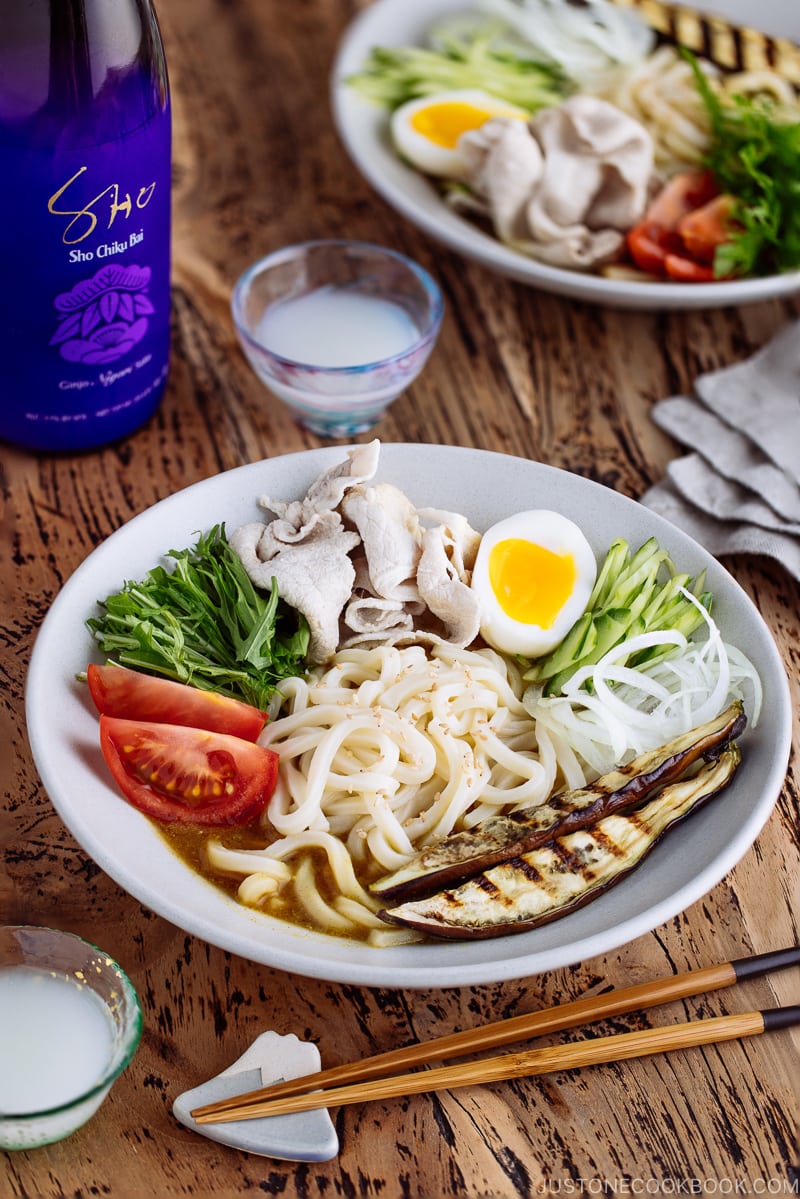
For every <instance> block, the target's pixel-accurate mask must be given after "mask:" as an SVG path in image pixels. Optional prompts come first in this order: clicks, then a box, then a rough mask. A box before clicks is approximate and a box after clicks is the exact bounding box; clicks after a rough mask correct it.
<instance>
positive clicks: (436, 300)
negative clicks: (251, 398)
mask: <svg viewBox="0 0 800 1199" xmlns="http://www.w3.org/2000/svg"><path fill="white" fill-rule="evenodd" d="M231 311H232V315H233V322H234V326H235V328H236V333H237V335H238V337H239V341H240V343H241V346H242V349H243V350H244V353H245V355H246V357H247V359H248V361H249V362H250V365H251V366H252V367H253V370H254V371H255V372H256V374H257V375H258V377H259V378H260V379H261V381H262V382H263V383H264V384H266V386H267V388H268V389H269V390H270V392H271V393H272V394H273V395H274V396H277V398H278V399H279V400H281V401H282V402H283V403H284V404H285V405H286V406H287V407H288V408H289V409H290V411H291V412H292V414H293V415H294V417H295V419H296V420H297V421H298V422H299V423H300V424H301V425H304V426H305V427H306V428H307V429H310V430H311V431H312V432H313V433H316V434H317V435H318V436H320V437H325V438H350V437H352V436H353V435H354V434H356V433H363V432H365V431H366V430H367V429H370V428H372V426H373V425H374V424H375V423H376V422H377V421H378V420H380V418H381V417H382V416H383V414H384V412H385V411H386V409H387V408H388V406H389V405H390V404H391V403H392V402H393V401H394V400H396V399H397V397H398V396H399V395H401V394H402V392H404V391H405V389H406V388H407V387H408V385H409V384H410V383H411V382H412V381H413V380H414V379H415V378H416V377H417V375H418V374H419V372H420V371H421V370H422V368H423V366H424V365H425V363H426V361H427V359H428V356H429V354H430V352H431V350H432V349H433V347H434V345H435V343H436V338H437V336H438V334H439V329H440V327H441V323H442V316H443V312H444V305H443V301H442V295H441V292H440V290H439V287H438V285H437V284H436V282H435V281H434V279H433V278H432V276H431V275H430V274H429V273H428V272H427V271H426V270H424V269H423V268H422V267H421V266H419V265H418V264H417V263H415V262H412V261H411V259H409V258H406V257H404V255H402V254H398V253H396V252H395V251H394V250H387V249H384V248H383V247H381V246H375V245H370V244H369V243H367V242H357V241H348V240H327V241H310V242H304V243H302V244H300V245H294V246H288V247H285V248H284V249H281V250H277V251H276V252H275V253H273V254H269V255H267V257H266V258H262V259H261V260H260V261H259V262H256V263H255V264H254V265H253V266H251V267H250V268H249V269H248V270H246V271H245V272H244V274H243V275H242V276H241V277H240V278H239V280H238V281H237V282H236V284H235V286H234V289H233V295H232V298H231Z"/></svg>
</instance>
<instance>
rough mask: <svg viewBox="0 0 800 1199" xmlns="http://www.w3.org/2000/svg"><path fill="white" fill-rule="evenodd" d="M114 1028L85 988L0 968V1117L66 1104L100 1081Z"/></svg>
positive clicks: (43, 973) (26, 970) (36, 972)
mask: <svg viewBox="0 0 800 1199" xmlns="http://www.w3.org/2000/svg"><path fill="white" fill-rule="evenodd" d="M113 1037H114V1028H113V1025H112V1023H111V1017H110V1016H109V1014H108V1011H107V1010H106V1008H105V1007H104V1006H103V1003H102V1000H100V999H99V998H98V996H97V995H96V994H95V993H94V992H93V991H92V990H91V989H90V988H88V987H85V986H80V985H79V983H78V982H75V981H72V980H71V979H68V978H64V977H59V976H56V975H53V974H51V973H50V972H49V971H47V970H40V969H37V968H35V967H30V966H9V967H3V968H0V1063H1V1064H2V1068H0V1113H8V1114H11V1113H13V1114H16V1115H23V1114H25V1113H27V1112H37V1111H43V1110H46V1109H49V1108H54V1107H58V1106H60V1105H61V1104H64V1103H70V1102H71V1101H72V1100H74V1099H77V1098H78V1097H79V1096H80V1095H84V1094H86V1092H87V1091H89V1090H91V1088H92V1087H94V1086H95V1085H96V1084H97V1083H98V1082H100V1080H101V1079H102V1077H103V1075H104V1073H105V1071H106V1069H107V1067H108V1065H109V1063H110V1061H111V1055H112V1048H113Z"/></svg>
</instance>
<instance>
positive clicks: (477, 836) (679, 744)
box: [370, 700, 747, 903]
mask: <svg viewBox="0 0 800 1199" xmlns="http://www.w3.org/2000/svg"><path fill="white" fill-rule="evenodd" d="M746 723H747V717H746V716H745V714H744V709H743V707H742V704H741V702H740V701H738V700H737V701H736V702H735V703H732V704H731V705H730V707H729V708H727V709H726V710H725V711H724V712H722V713H721V714H720V715H719V716H717V717H716V718H715V719H714V720H709V721H708V722H707V723H706V724H702V725H698V727H697V728H695V729H691V730H690V731H689V732H688V733H685V734H684V735H683V736H681V737H676V738H674V739H673V740H672V741H668V742H667V743H666V745H662V746H661V747H660V748H659V749H656V750H651V751H650V752H649V753H646V754H641V755H640V756H639V757H637V758H634V759H633V760H632V761H631V762H629V763H628V764H627V765H626V766H620V767H618V768H617V769H616V770H612V771H611V772H610V773H609V774H604V775H602V776H601V777H600V778H598V779H597V780H596V781H595V782H594V783H592V784H591V786H589V787H586V788H581V789H580V790H576V791H562V792H560V793H559V794H558V795H554V796H552V797H551V798H550V799H549V800H548V801H547V803H545V804H542V805H541V806H540V807H538V808H529V809H527V810H526V811H521V812H512V813H511V815H510V816H491V817H489V819H488V820H484V821H482V822H481V823H480V824H478V825H476V826H475V828H474V829H471V830H469V831H468V832H460V833H451V834H450V835H449V836H448V837H444V838H443V839H442V840H441V841H439V842H437V843H436V844H435V845H431V846H428V847H427V848H426V849H422V850H420V852H419V853H418V854H416V855H415V857H413V858H412V859H411V860H410V861H409V862H407V863H406V864H405V865H404V866H401V867H400V869H399V870H396V871H394V873H392V874H389V875H386V876H385V877H384V878H381V879H378V880H377V881H376V882H374V883H372V885H371V886H370V891H371V892H372V894H373V895H375V896H377V898H378V899H383V900H387V899H388V900H391V901H392V902H393V903H394V902H400V903H405V902H407V901H408V900H411V899H421V898H424V897H425V896H426V895H433V894H434V893H435V892H437V891H440V890H442V888H444V887H452V886H454V885H457V884H459V883H462V882H464V881H465V880H466V879H468V878H470V877H471V876H472V875H473V874H478V873H479V872H480V871H483V870H488V869H490V868H491V867H492V866H495V865H497V863H498V862H502V861H505V859H506V858H510V857H513V856H515V855H518V854H522V853H528V852H530V850H532V849H535V848H536V846H537V845H543V844H544V843H545V842H547V841H551V840H552V839H553V837H559V836H561V835H562V834H563V833H571V832H575V831H576V830H577V829H580V828H587V827H588V826H589V825H591V824H594V823H595V822H596V821H597V820H600V819H602V818H603V817H604V816H610V815H611V814H612V813H614V812H623V811H626V810H627V809H629V808H633V807H636V806H637V805H639V804H642V803H644V802H645V801H646V800H647V799H648V798H650V797H651V796H652V795H653V794H654V792H656V791H657V790H659V789H660V788H662V787H664V786H666V785H667V784H668V783H672V782H675V781H676V780H677V779H679V778H681V777H682V776H683V775H685V774H686V772H687V771H688V770H689V769H690V768H691V767H692V766H693V765H694V763H695V762H697V761H698V760H699V759H700V758H705V759H706V760H710V759H712V758H714V757H716V756H717V755H718V754H719V753H720V752H721V751H722V750H723V749H724V747H725V746H726V745H727V744H728V742H729V741H733V740H735V738H737V737H739V736H740V735H741V733H742V732H743V730H744V727H745V725H746Z"/></svg>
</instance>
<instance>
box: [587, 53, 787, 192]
mask: <svg viewBox="0 0 800 1199" xmlns="http://www.w3.org/2000/svg"><path fill="white" fill-rule="evenodd" d="M698 65H699V67H700V69H701V70H702V71H703V72H704V74H705V75H706V76H707V77H708V79H709V80H710V81H711V83H712V86H714V87H715V88H716V89H717V90H718V91H719V92H720V93H721V94H722V95H723V96H726V97H728V98H730V97H733V96H748V97H753V96H761V97H763V98H764V99H765V100H768V101H769V102H770V103H771V104H772V105H774V106H775V108H776V110H777V111H778V113H780V112H785V114H786V116H787V119H788V118H790V119H792V120H795V121H796V120H797V119H798V105H797V98H796V95H795V92H794V88H793V87H792V86H791V84H789V83H788V82H787V81H786V80H785V79H782V78H781V76H780V75H778V74H777V73H776V72H775V71H772V70H769V69H767V68H765V69H763V70H759V71H740V72H738V73H736V74H723V73H722V72H720V71H718V70H717V68H716V67H715V66H714V65H713V64H712V63H709V62H707V61H705V60H699V61H698ZM599 94H600V95H602V98H603V99H605V100H608V101H609V102H610V103H611V104H614V105H616V107H617V108H620V109H622V111H623V112H626V113H628V115H629V116H632V117H634V118H635V119H636V120H637V121H639V122H640V123H641V124H642V125H644V126H645V128H647V129H648V130H649V131H650V133H651V135H652V137H653V143H654V155H655V165H656V167H657V168H658V169H659V170H660V171H662V172H664V174H666V175H672V174H674V173H675V172H676V171H680V170H685V169H686V168H687V167H695V166H698V165H699V164H700V163H702V161H703V157H704V155H705V154H706V152H707V150H708V146H709V138H710V131H711V126H710V121H709V117H708V113H707V111H706V108H705V105H704V103H703V101H702V99H701V97H700V93H699V91H698V90H697V84H696V82H695V78H694V73H693V71H692V68H691V67H690V66H689V63H688V62H687V61H686V60H685V59H684V58H682V57H681V55H680V54H679V52H678V51H677V50H676V49H675V47H674V46H667V45H664V46H660V47H659V48H658V49H657V50H656V51H655V52H654V53H653V54H651V55H649V56H648V57H647V58H646V59H643V60H642V62H640V63H638V64H637V65H636V66H634V67H625V68H624V69H621V70H619V71H618V72H616V73H615V74H614V76H613V77H612V78H611V80H610V81H609V82H608V83H606V85H605V86H604V87H603V88H602V90H601V91H600V93H599Z"/></svg>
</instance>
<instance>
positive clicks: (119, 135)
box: [0, 0, 171, 451]
mask: <svg viewBox="0 0 800 1199" xmlns="http://www.w3.org/2000/svg"><path fill="white" fill-rule="evenodd" d="M170 159H171V110H170V96H169V84H168V78H167V70H166V65H165V60H164V50H163V45H162V41H161V35H160V32H159V28H158V23H157V19H156V15H155V12H154V10H153V6H152V4H151V3H150V0H13V3H11V4H7V5H5V6H4V11H3V19H2V25H1V26H0V361H2V363H3V371H2V381H0V439H3V440H5V441H8V442H12V443H15V444H17V445H21V446H25V447H28V448H30V449H34V450H44V451H76V450H82V449H88V448H90V447H93V446H99V445H103V444H106V443H108V442H111V441H114V440H116V439H118V438H120V437H124V436H126V435H127V434H129V433H130V432H132V431H133V430H134V429H136V428H137V427H138V426H140V425H141V424H143V423H144V422H145V421H146V420H147V419H148V418H149V417H150V416H151V415H152V413H153V412H154V410H155V408H156V407H157V405H158V403H159V400H160V399H161V397H162V395H163V392H164V388H165V385H166V379H167V370H168V365H169V342H170Z"/></svg>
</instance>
